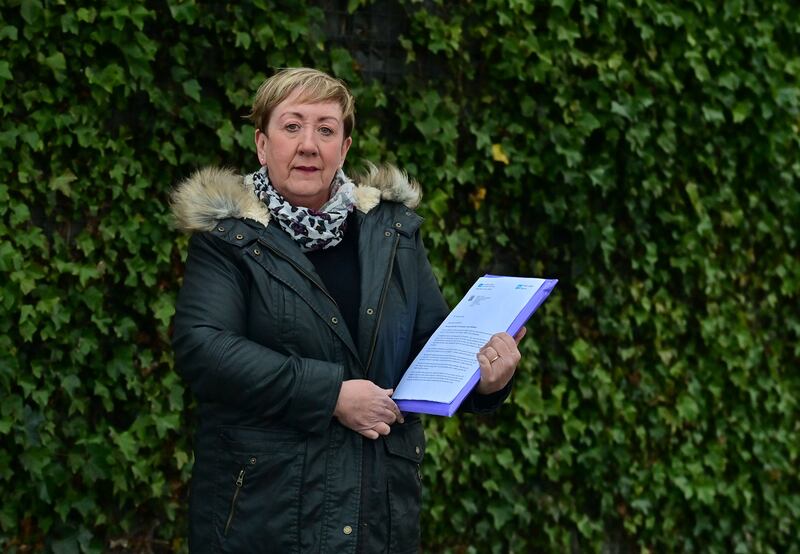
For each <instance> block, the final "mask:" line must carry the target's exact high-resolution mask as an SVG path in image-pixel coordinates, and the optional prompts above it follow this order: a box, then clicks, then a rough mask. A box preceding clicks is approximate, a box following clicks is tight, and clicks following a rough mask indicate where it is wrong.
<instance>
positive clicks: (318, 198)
mask: <svg viewBox="0 0 800 554" xmlns="http://www.w3.org/2000/svg"><path fill="white" fill-rule="evenodd" d="M300 93H301V91H300V90H296V91H294V92H293V93H292V94H290V95H289V96H288V97H287V98H286V99H285V100H284V101H283V102H281V103H280V104H278V105H277V106H275V109H273V110H272V114H271V115H270V118H269V121H268V122H267V128H266V129H265V131H261V130H260V129H256V149H257V150H258V161H259V162H260V163H261V165H266V166H267V170H268V171H269V179H270V182H272V184H273V186H274V187H275V188H276V189H277V191H278V192H280V193H281V195H283V197H284V198H286V200H287V201H289V202H290V203H291V204H293V205H295V206H304V207H306V208H311V209H314V210H318V209H319V208H321V207H322V205H323V204H325V202H327V201H328V198H329V193H330V185H331V182H332V181H333V177H334V175H335V174H336V170H337V169H339V168H340V167H342V164H344V159H345V156H347V151H348V150H349V149H350V144H351V143H352V142H353V140H352V138H350V137H347V138H345V137H344V122H343V121H342V108H341V106H339V104H338V103H337V102H323V103H316V104H309V103H306V102H298V100H297V98H298V96H300Z"/></svg>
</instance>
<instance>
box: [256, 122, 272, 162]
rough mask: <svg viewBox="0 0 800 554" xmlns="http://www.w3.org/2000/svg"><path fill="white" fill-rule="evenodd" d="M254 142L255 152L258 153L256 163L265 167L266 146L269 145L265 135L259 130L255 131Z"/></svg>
mask: <svg viewBox="0 0 800 554" xmlns="http://www.w3.org/2000/svg"><path fill="white" fill-rule="evenodd" d="M255 142H256V152H258V163H260V164H261V165H267V145H268V143H269V139H268V138H267V133H265V132H263V131H262V130H261V129H256V134H255Z"/></svg>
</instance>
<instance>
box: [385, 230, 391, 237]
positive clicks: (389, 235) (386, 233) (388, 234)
mask: <svg viewBox="0 0 800 554" xmlns="http://www.w3.org/2000/svg"><path fill="white" fill-rule="evenodd" d="M383 236H384V237H391V236H392V232H391V231H386V232H384V233H383Z"/></svg>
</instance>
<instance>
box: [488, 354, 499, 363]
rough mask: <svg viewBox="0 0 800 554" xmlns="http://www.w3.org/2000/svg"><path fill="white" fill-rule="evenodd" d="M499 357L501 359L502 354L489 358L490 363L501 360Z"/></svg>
mask: <svg viewBox="0 0 800 554" xmlns="http://www.w3.org/2000/svg"><path fill="white" fill-rule="evenodd" d="M499 359H500V354H498V355H497V356H495V357H494V358H492V359H491V360H489V363H490V364H493V363H495V362H496V361H497V360H499Z"/></svg>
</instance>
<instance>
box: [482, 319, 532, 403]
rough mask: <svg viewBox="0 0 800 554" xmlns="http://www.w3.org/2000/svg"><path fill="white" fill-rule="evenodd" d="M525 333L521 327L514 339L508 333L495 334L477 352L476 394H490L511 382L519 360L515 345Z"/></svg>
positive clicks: (519, 356)
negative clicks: (478, 370) (479, 375)
mask: <svg viewBox="0 0 800 554" xmlns="http://www.w3.org/2000/svg"><path fill="white" fill-rule="evenodd" d="M525 332H526V329H525V327H523V328H522V329H520V330H519V332H518V333H517V335H516V336H514V337H512V336H511V335H509V334H508V333H497V334H495V335H492V338H490V339H489V342H487V343H486V344H485V345H484V346H483V348H481V349H480V350H478V363H479V364H480V366H481V380H480V381H478V386H477V387H476V389H477V391H478V393H480V394H492V393H493V392H497V391H499V390H500V389H502V388H503V387H505V386H506V385H507V384H508V382H509V381H511V378H512V377H513V376H514V371H516V369H517V364H518V363H519V360H520V358H521V355H520V353H519V349H518V348H517V345H518V344H519V341H521V340H522V337H524V336H525Z"/></svg>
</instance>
